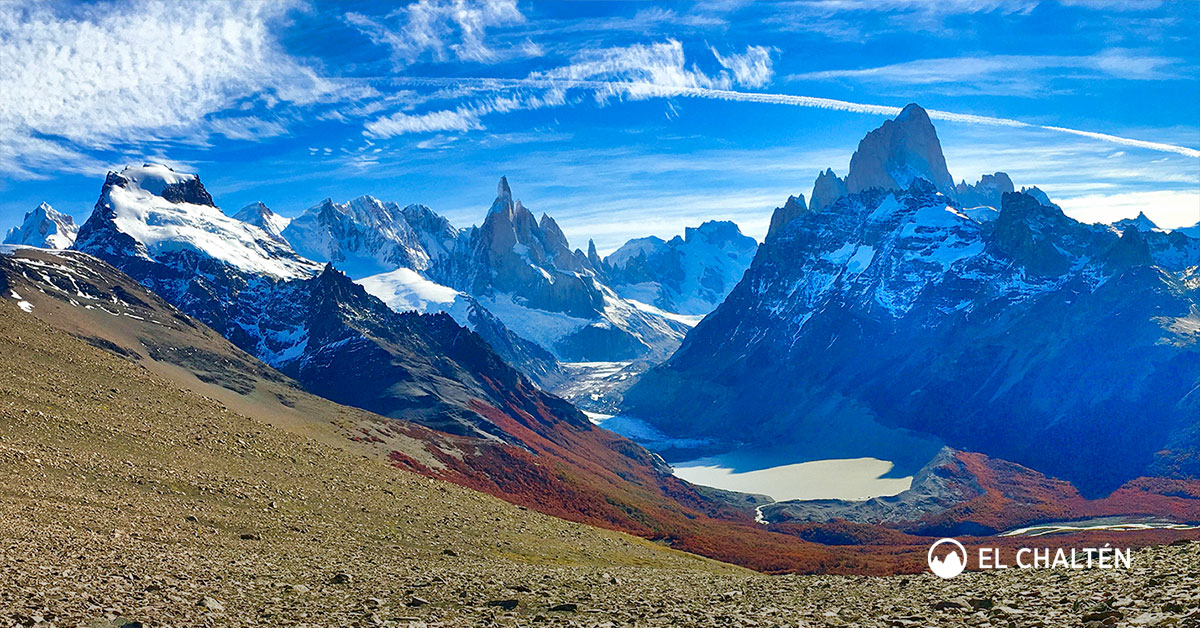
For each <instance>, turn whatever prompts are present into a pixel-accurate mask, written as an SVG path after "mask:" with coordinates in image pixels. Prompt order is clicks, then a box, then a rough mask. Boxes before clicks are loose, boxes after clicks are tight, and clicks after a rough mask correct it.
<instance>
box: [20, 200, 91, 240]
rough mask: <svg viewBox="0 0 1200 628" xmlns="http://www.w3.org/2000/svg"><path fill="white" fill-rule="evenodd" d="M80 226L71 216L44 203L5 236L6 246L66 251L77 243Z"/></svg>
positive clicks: (26, 215)
mask: <svg viewBox="0 0 1200 628" xmlns="http://www.w3.org/2000/svg"><path fill="white" fill-rule="evenodd" d="M78 231H79V226H78V225H76V224H75V220H74V219H73V218H71V217H70V216H68V215H66V214H63V213H61V212H58V211H56V210H55V209H54V208H53V207H51V206H50V205H49V204H48V203H42V204H41V205H38V206H37V207H36V208H34V210H33V211H31V212H29V213H27V214H25V220H24V221H22V222H21V224H20V225H18V226H16V227H13V228H12V229H9V230H8V233H6V234H4V244H23V245H26V246H36V247H38V248H43V249H65V248H67V247H69V246H71V244H72V243H73V242H75V234H76V233H78Z"/></svg>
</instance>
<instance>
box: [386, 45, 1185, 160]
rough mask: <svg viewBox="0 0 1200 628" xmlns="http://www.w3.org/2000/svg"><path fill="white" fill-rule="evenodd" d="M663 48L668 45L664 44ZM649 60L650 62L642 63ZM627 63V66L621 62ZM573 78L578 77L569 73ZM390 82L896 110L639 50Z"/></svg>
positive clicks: (958, 117) (1166, 147) (1125, 142)
mask: <svg viewBox="0 0 1200 628" xmlns="http://www.w3.org/2000/svg"><path fill="white" fill-rule="evenodd" d="M668 49H669V48H668ZM649 59H655V61H652V62H649V63H645V61H647V60H649ZM626 64H627V65H626ZM614 67H628V68H631V69H632V70H633V71H632V72H630V74H631V75H633V76H644V77H647V78H649V79H650V80H648V81H641V82H639V81H618V80H612V81H605V80H591V77H605V76H619V75H620V73H618V72H611V71H609V70H608V68H614ZM574 77H579V78H574ZM395 81H396V82H399V83H401V84H412V85H452V84H470V85H473V86H475V87H479V88H488V87H490V88H492V89H504V88H520V87H525V88H544V89H550V88H552V89H556V90H560V91H559V93H562V91H565V90H569V89H587V90H592V91H593V92H594V93H595V94H596V98H597V99H598V100H604V99H606V98H608V97H611V96H626V97H629V98H633V99H646V98H675V97H680V98H704V99H711V100H726V101H733V102H752V103H763V104H774V105H787V106H792V107H806V108H812V109H826V110H832V111H846V112H851V113H864V114H870V115H883V116H895V115H896V114H898V113H900V110H901V108H900V107H897V106H892V105H876V104H868V103H858V102H852V101H847V100H838V99H834V98H821V97H816V96H799V95H793V94H778V93H764V92H742V91H736V90H732V89H718V88H714V87H706V86H703V85H714V84H722V83H723V84H728V83H729V82H730V79H729V77H724V78H723V79H722V78H717V79H714V78H713V77H709V76H706V75H704V74H702V73H699V72H698V71H697V70H695V69H694V66H693V67H691V68H688V67H685V66H684V64H683V58H682V56H679V57H677V58H674V59H673V60H672V61H670V62H665V63H664V62H663V57H655V56H653V55H646V54H645V51H644V50H641V51H637V53H636V54H633V55H629V56H628V57H622V59H621V62H619V63H614V62H613V61H612V60H605V61H601V62H587V63H584V64H572V65H571V66H567V67H566V68H561V69H559V70H557V71H554V72H547V73H540V74H535V75H532V76H531V77H530V78H526V79H487V78H453V79H445V78H428V77H412V78H397V79H395ZM563 102H565V101H564V100H562V99H561V98H559V99H555V100H554V101H553V103H550V102H549V101H547V103H543V104H562V103H563ZM928 113H929V117H930V118H932V119H934V120H945V121H948V122H960V123H964V124H977V125H986V126H1004V127H1013V128H1034V129H1041V130H1045V131H1053V132H1056V133H1066V134H1070V135H1076V136H1080V137H1086V138H1089V139H1093V140H1099V141H1102V142H1108V143H1112V144H1119V145H1122V146H1130V147H1134V148H1144V149H1147V150H1153V151H1160V152H1167V153H1175V154H1178V155H1184V156H1187V157H1200V150H1197V149H1195V148H1191V147H1188V146H1180V145H1176V144H1169V143H1164V142H1152V141H1147V140H1139V139H1135V138H1128V137H1121V136H1118V135H1111V134H1107V133H1097V132H1093V131H1086V130H1080V129H1072V128H1067V127H1060V126H1052V125H1039V124H1033V123H1029V122H1022V121H1020V120H1013V119H1009V118H998V117H992V116H980V115H974V114H969V113H957V112H953V111H941V110H937V109H929V110H928Z"/></svg>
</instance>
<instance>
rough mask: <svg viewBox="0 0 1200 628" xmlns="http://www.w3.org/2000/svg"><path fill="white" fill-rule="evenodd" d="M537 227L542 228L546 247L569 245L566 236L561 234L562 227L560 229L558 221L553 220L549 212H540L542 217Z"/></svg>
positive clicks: (564, 246) (565, 246)
mask: <svg viewBox="0 0 1200 628" xmlns="http://www.w3.org/2000/svg"><path fill="white" fill-rule="evenodd" d="M538 228H539V229H541V230H542V233H543V235H544V238H545V240H546V244H547V248H550V246H551V245H553V246H554V247H562V248H564V249H565V248H567V247H568V246H569V245H568V244H567V236H566V235H564V234H563V232H562V229H560V228H559V226H558V223H557V222H555V221H554V219H553V218H551V217H550V215H549V214H545V213H543V214H542V219H541V221H540V222H539V223H538Z"/></svg>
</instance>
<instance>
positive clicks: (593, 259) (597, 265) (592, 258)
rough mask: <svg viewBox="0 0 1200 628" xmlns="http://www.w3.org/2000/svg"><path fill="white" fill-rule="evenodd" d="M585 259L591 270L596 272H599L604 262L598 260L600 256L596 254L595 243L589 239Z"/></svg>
mask: <svg viewBox="0 0 1200 628" xmlns="http://www.w3.org/2000/svg"><path fill="white" fill-rule="evenodd" d="M587 259H588V263H590V264H591V265H592V268H594V269H596V270H600V269H601V267H603V265H604V262H603V261H602V260H601V259H600V254H599V253H597V252H596V241H595V240H592V239H590V238H589V239H588V251H587Z"/></svg>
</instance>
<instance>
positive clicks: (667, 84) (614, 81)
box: [527, 39, 772, 100]
mask: <svg viewBox="0 0 1200 628" xmlns="http://www.w3.org/2000/svg"><path fill="white" fill-rule="evenodd" d="M712 52H713V55H714V56H715V58H716V60H717V62H718V64H719V65H720V66H721V67H723V68H724V70H722V71H720V72H717V73H715V74H707V73H705V72H704V71H702V70H701V69H700V68H699V67H697V66H696V64H695V63H691V64H689V63H688V60H687V57H686V55H685V54H684V50H683V44H681V43H680V42H679V41H676V40H674V39H669V40H667V41H665V42H662V43H654V44H634V45H632V46H621V47H615V48H603V49H599V50H590V51H585V52H583V53H581V54H579V55H577V56H576V57H575V58H574V59H572V61H571V63H569V64H567V65H565V66H561V67H558V68H554V69H552V70H548V71H544V72H535V73H533V74H531V75H529V78H528V82H527V84H528V85H536V84H539V82H540V83H542V84H555V83H557V84H561V85H566V86H571V87H584V88H590V89H593V90H594V91H595V92H596V97H597V99H600V100H603V99H606V98H608V97H610V96H626V97H629V98H634V99H640V98H653V97H661V96H663V95H670V94H671V93H672V92H673V91H677V90H696V89H729V88H731V87H733V86H734V85H741V86H744V87H761V86H762V85H765V84H766V83H767V82H768V81H769V80H770V78H771V74H772V68H771V56H770V53H769V51H768V50H767V49H766V48H763V47H762V46H748V47H747V48H746V52H745V53H743V54H732V55H729V56H728V57H722V56H721V55H720V54H718V53H717V51H716V50H713V51H712Z"/></svg>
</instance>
